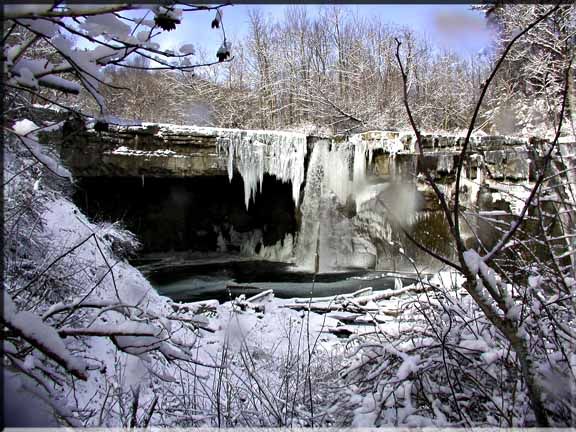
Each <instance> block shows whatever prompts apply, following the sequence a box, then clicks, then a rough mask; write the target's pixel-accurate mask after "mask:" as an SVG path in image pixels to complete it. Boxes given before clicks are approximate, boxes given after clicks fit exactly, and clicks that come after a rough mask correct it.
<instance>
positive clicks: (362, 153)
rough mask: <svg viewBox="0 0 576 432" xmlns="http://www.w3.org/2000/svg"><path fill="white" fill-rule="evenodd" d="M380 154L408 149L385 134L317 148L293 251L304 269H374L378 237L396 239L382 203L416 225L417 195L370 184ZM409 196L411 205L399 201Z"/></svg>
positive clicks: (320, 143)
mask: <svg viewBox="0 0 576 432" xmlns="http://www.w3.org/2000/svg"><path fill="white" fill-rule="evenodd" d="M377 149H380V150H383V151H384V152H386V153H388V154H391V155H395V154H397V153H398V152H400V151H402V150H403V145H402V142H401V140H400V139H399V138H398V137H396V138H390V137H387V136H386V135H385V134H383V133H382V134H379V136H378V135H376V136H374V135H373V134H372V133H365V134H359V135H353V136H351V137H350V138H349V139H348V140H347V141H343V142H335V141H333V140H321V141H318V142H317V143H316V144H315V145H314V147H313V149H312V153H311V155H310V162H309V166H308V172H307V175H306V183H305V188H304V199H303V201H302V205H301V207H300V210H301V214H302V220H301V226H300V232H299V233H298V237H297V241H296V244H295V250H294V257H295V262H296V264H297V265H298V266H299V267H301V268H304V269H307V270H318V271H320V272H323V271H332V270H336V269H342V268H345V267H363V268H375V267H376V266H377V263H378V247H377V245H376V244H375V238H376V237H378V238H379V235H384V238H386V239H388V240H390V239H391V236H392V230H391V228H390V224H389V221H388V219H387V218H386V216H385V210H384V209H383V208H382V205H381V200H383V199H384V200H387V201H388V202H389V204H391V205H392V206H393V207H394V209H395V210H397V211H400V213H401V214H402V216H400V217H401V218H402V220H403V221H411V216H412V215H413V213H414V210H415V198H414V197H415V195H414V194H413V193H404V192H407V191H404V190H402V191H397V190H396V191H395V192H394V193H392V194H391V193H388V194H386V192H385V191H386V189H387V187H388V184H377V185H370V184H368V181H367V179H366V166H367V163H369V162H371V159H372V156H373V154H374V151H375V150H377ZM391 190H392V189H390V191H391ZM398 192H401V193H398ZM408 192H410V191H408ZM404 197H408V198H411V200H412V201H411V202H410V203H403V202H400V201H401V198H402V199H403V198H404ZM379 203H380V204H379ZM377 207H378V208H377ZM374 234H376V237H375V236H374ZM317 254H318V257H317Z"/></svg>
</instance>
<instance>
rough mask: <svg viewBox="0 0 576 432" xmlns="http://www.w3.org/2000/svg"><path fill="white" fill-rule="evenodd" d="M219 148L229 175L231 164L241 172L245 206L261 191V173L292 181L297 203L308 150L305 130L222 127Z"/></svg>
mask: <svg viewBox="0 0 576 432" xmlns="http://www.w3.org/2000/svg"><path fill="white" fill-rule="evenodd" d="M218 149H219V152H221V153H223V154H225V155H227V156H228V166H227V167H228V178H229V179H230V180H232V177H233V175H234V168H236V169H237V170H238V172H239V173H240V175H241V176H242V180H243V181H244V201H245V204H246V209H248V206H249V204H250V200H251V199H252V200H255V199H256V194H257V192H258V191H262V182H263V180H264V174H270V175H273V176H275V177H276V178H278V179H279V180H281V181H283V182H288V181H289V182H291V184H292V198H293V200H294V203H295V205H296V206H298V203H299V201H300V187H301V185H302V182H303V181H304V158H305V157H306V150H307V147H306V136H305V135H304V134H298V133H292V132H271V131H251V130H248V131H241V130H234V129H231V130H230V129H229V130H226V129H222V130H221V133H220V134H219V135H218Z"/></svg>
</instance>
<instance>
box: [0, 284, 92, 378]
mask: <svg viewBox="0 0 576 432" xmlns="http://www.w3.org/2000/svg"><path fill="white" fill-rule="evenodd" d="M3 302H4V315H3V318H4V321H5V322H6V324H7V325H8V326H9V327H10V328H12V329H16V330H17V331H18V332H19V333H21V334H22V335H23V337H24V339H26V340H27V341H29V342H30V343H32V344H34V346H36V347H38V348H39V349H40V350H41V351H42V352H43V353H44V354H46V355H47V356H49V357H51V358H53V359H54V360H56V361H57V362H58V363H60V364H62V365H63V366H65V367H66V368H67V369H68V370H69V371H71V372H72V373H74V374H75V375H76V376H78V377H80V378H82V379H86V364H85V363H84V362H83V361H82V360H80V359H79V358H77V357H75V356H73V355H72V354H71V353H70V351H68V349H67V348H66V346H65V345H64V341H63V340H62V339H61V338H60V336H58V333H57V332H56V330H55V329H54V328H53V327H51V326H49V325H46V324H45V323H44V322H43V321H42V320H41V319H40V318H39V317H38V316H37V315H36V314H33V313H31V312H27V311H20V312H19V311H18V310H17V308H16V305H14V302H13V301H12V298H11V297H10V295H9V294H8V293H7V292H6V291H4V298H3Z"/></svg>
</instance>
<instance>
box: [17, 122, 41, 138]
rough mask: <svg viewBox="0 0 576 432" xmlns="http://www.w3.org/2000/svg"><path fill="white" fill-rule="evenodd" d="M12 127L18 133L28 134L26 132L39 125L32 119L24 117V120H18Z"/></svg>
mask: <svg viewBox="0 0 576 432" xmlns="http://www.w3.org/2000/svg"><path fill="white" fill-rule="evenodd" d="M12 129H13V130H14V132H16V133H17V134H18V135H26V134H28V133H30V132H32V131H34V130H36V129H38V126H37V125H36V123H34V122H33V121H30V120H28V119H23V120H18V121H17V122H16V123H14V126H12Z"/></svg>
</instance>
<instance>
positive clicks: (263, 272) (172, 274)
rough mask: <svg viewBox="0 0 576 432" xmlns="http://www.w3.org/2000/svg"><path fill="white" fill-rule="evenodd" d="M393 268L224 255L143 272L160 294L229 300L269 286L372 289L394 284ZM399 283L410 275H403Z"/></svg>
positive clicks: (298, 293)
mask: <svg viewBox="0 0 576 432" xmlns="http://www.w3.org/2000/svg"><path fill="white" fill-rule="evenodd" d="M398 276H399V275H398V274H394V273H389V272H381V271H367V270H350V271H342V272H337V273H320V274H318V275H316V278H315V282H314V284H313V283H312V282H313V280H314V274H313V273H310V272H305V271H298V270H297V269H295V268H294V267H293V266H291V265H289V264H286V263H279V262H270V261H261V260H259V261H253V260H241V261H225V262H215V263H199V264H197V263H189V264H179V265H177V266H165V267H161V268H157V269H154V270H150V271H148V272H147V277H148V279H149V280H150V281H151V283H152V285H153V286H154V287H155V288H156V289H157V290H158V292H159V293H160V294H162V295H165V296H167V297H170V298H171V299H173V300H175V301H183V302H189V301H200V300H208V299H216V300H219V301H221V302H223V301H228V300H230V299H232V298H235V297H237V296H238V295H241V294H245V295H246V296H247V297H250V296H252V295H255V294H257V293H259V292H261V291H264V290H268V289H272V290H274V294H275V296H276V297H279V298H293V297H298V298H309V297H325V296H332V295H337V294H347V293H352V292H355V291H358V290H359V289H362V288H367V287H372V288H373V290H375V291H381V290H388V289H394V288H395V286H396V285H395V284H398V282H397V281H396V279H397V277H398ZM401 277H402V281H403V284H408V283H411V282H413V281H414V279H413V278H412V277H411V276H410V275H402V276H401Z"/></svg>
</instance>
